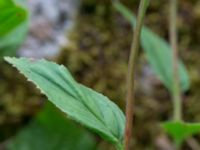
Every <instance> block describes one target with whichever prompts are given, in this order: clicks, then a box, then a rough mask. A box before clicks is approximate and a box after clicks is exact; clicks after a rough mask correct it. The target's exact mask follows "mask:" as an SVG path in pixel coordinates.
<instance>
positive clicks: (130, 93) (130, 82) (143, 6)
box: [124, 0, 149, 150]
mask: <svg viewBox="0 0 200 150" xmlns="http://www.w3.org/2000/svg"><path fill="white" fill-rule="evenodd" d="M148 4H149V0H141V1H140V6H139V11H138V18H137V24H136V27H135V29H134V37H133V42H132V46H131V53H130V57H129V66H128V74H127V97H126V128H125V133H124V137H125V141H124V149H125V150H129V149H130V143H131V136H132V128H133V105H134V77H135V66H136V61H137V56H138V48H139V45H140V35H141V30H142V25H143V22H144V17H145V13H146V10H147V7H148Z"/></svg>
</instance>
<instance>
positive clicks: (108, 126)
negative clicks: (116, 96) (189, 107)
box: [0, 0, 200, 150]
mask: <svg viewBox="0 0 200 150" xmlns="http://www.w3.org/2000/svg"><path fill="white" fill-rule="evenodd" d="M148 3H149V0H141V2H140V7H139V14H138V18H137V19H136V18H135V16H134V15H133V14H132V12H131V11H129V10H128V9H127V8H126V7H125V6H123V5H122V4H121V3H119V2H118V1H117V0H115V1H113V5H114V7H115V8H116V9H117V10H118V11H119V12H120V13H121V14H122V15H123V16H124V17H125V18H126V19H127V20H128V21H129V22H130V23H131V25H132V26H133V28H134V30H135V32H134V40H133V45H132V49H131V54H130V61H129V73H128V82H127V83H128V85H127V87H128V88H127V90H128V94H127V95H128V96H127V111H126V116H127V119H125V115H124V114H123V112H122V111H121V110H120V108H119V107H118V106H117V105H116V104H114V103H113V102H112V101H111V100H109V99H108V98H107V97H105V96H103V95H102V94H100V93H98V92H95V91H94V90H92V89H90V88H88V87H85V86H84V85H81V84H79V83H77V82H76V81H75V80H74V79H73V77H72V76H71V74H70V72H69V71H68V69H67V68H65V67H64V66H62V65H58V64H56V63H53V62H50V61H47V60H44V59H42V60H33V59H28V58H10V57H5V60H6V61H7V62H9V63H10V64H12V65H13V66H14V67H16V68H17V69H18V70H19V71H20V72H21V73H22V74H24V75H25V76H26V77H27V79H28V80H29V81H31V82H33V83H34V84H35V85H36V86H37V88H38V89H40V91H41V92H42V93H43V94H45V95H46V96H47V98H48V100H49V101H51V102H52V103H53V104H54V105H56V106H57V107H58V108H59V109H60V110H61V111H63V112H64V113H65V114H67V117H69V118H70V119H72V120H75V121H76V122H78V123H80V124H82V125H84V126H86V127H87V128H89V129H91V130H93V131H94V132H96V133H97V134H99V135H100V136H101V137H102V138H103V139H105V140H107V141H109V142H111V143H112V144H114V145H115V147H116V149H118V150H122V149H126V150H129V149H130V140H131V136H132V130H131V129H132V121H133V120H132V119H133V110H132V109H133V108H132V106H133V99H134V95H133V91H134V74H135V71H134V70H135V67H136V63H135V62H136V59H137V52H138V48H139V43H140V42H141V45H142V47H143V50H144V52H145V54H146V57H147V59H148V61H149V63H150V65H151V67H152V69H153V70H154V72H155V74H156V75H157V76H158V77H159V78H160V80H161V81H162V82H163V84H164V85H165V86H166V87H167V88H168V89H169V91H170V92H171V94H172V95H173V96H174V112H179V113H180V115H181V113H182V112H181V111H179V110H180V109H179V108H181V97H180V99H178V100H177V95H178V94H180V93H181V91H182V92H184V91H186V90H188V89H189V86H190V81H189V77H188V74H187V71H186V69H185V66H184V65H183V63H182V62H181V61H180V60H178V57H177V55H176V56H175V54H176V53H177V49H176V47H177V42H176V38H175V39H174V40H175V41H174V40H171V43H172V45H173V44H175V46H174V47H173V46H172V47H170V45H169V44H168V43H167V42H166V41H165V40H164V39H162V38H160V37H159V36H158V35H156V34H155V33H153V32H152V31H151V30H150V29H148V28H147V27H145V26H143V20H144V16H145V12H146V10H147V6H148ZM176 6H177V4H176V1H175V0H171V12H172V15H171V17H172V19H171V30H172V32H171V34H172V36H171V38H172V39H173V37H174V36H176V30H175V29H176V25H175V24H174V23H175V18H176ZM0 9H1V11H0V50H2V49H3V48H4V47H6V46H7V45H10V44H11V45H12V44H13V45H14V47H16V45H17V43H19V41H16V40H15V39H14V40H13V38H11V37H12V35H13V34H16V33H17V32H21V31H22V29H23V28H24V27H26V25H27V16H28V14H27V11H26V10H25V9H24V8H22V7H19V6H17V5H16V4H15V3H14V2H13V1H12V0H2V1H0ZM6 18H9V19H6ZM24 25H25V26H24ZM19 26H21V29H20V28H18V29H17V30H16V27H19ZM142 26H143V27H142ZM23 33H25V32H23ZM140 35H141V37H140ZM21 37H24V34H23V35H22V36H21ZM0 57H1V55H0ZM173 66H174V67H173ZM172 68H173V69H172ZM175 76H178V78H176V77H175ZM176 81H177V82H176ZM179 81H180V83H179ZM174 83H176V84H174ZM177 87H178V88H177ZM178 106H179V107H178ZM177 110H178V111H177ZM175 116H176V113H175ZM54 117H55V116H54ZM56 117H57V115H56ZM56 117H55V118H56ZM55 118H54V119H55ZM178 118H179V117H178ZM181 119H182V118H180V119H177V117H174V120H172V121H169V122H166V123H163V124H162V127H163V128H164V130H165V131H166V132H167V133H168V134H169V135H171V136H172V137H173V139H174V141H175V145H176V147H177V149H178V148H180V146H181V144H182V142H183V141H184V140H185V139H186V138H188V137H189V136H192V135H194V134H196V133H198V132H200V124H199V123H194V124H192V123H185V122H184V121H182V120H181ZM49 123H51V122H49ZM125 123H126V130H125ZM125 131H126V132H125ZM53 134H54V133H53ZM124 141H125V142H124Z"/></svg>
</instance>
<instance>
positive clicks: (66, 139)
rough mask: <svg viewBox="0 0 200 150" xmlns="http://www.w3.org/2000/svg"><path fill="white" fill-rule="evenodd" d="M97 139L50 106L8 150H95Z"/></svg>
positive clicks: (26, 128)
mask: <svg viewBox="0 0 200 150" xmlns="http://www.w3.org/2000/svg"><path fill="white" fill-rule="evenodd" d="M95 145H96V141H95V138H94V137H93V136H92V135H91V134H89V133H88V132H87V131H85V130H84V129H82V128H80V127H79V126H77V125H76V124H74V123H72V122H70V121H69V120H67V119H66V117H65V115H64V114H63V113H61V112H59V111H58V110H57V109H56V108H55V107H54V106H52V104H50V103H49V104H48V105H47V106H46V107H45V108H44V109H43V110H42V111H41V112H40V113H39V114H38V116H36V118H34V120H33V121H31V122H30V124H29V125H28V126H27V127H25V128H24V129H22V130H21V131H20V132H19V133H18V134H17V135H16V136H15V137H13V139H11V140H10V142H8V144H7V146H6V147H7V150H94V149H95Z"/></svg>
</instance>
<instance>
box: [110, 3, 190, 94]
mask: <svg viewBox="0 0 200 150" xmlns="http://www.w3.org/2000/svg"><path fill="white" fill-rule="evenodd" d="M113 4H114V6H115V8H116V10H118V11H119V12H120V13H121V14H122V15H123V16H124V17H125V18H126V19H127V20H128V21H129V22H130V23H131V24H132V26H133V27H135V24H136V17H135V16H134V15H133V13H132V12H131V11H130V10H128V9H127V8H126V7H125V6H123V5H122V4H121V3H119V2H117V1H114V3H113ZM141 43H142V47H143V50H144V52H145V54H146V57H147V59H148V61H149V63H150V65H151V67H152V69H153V70H154V72H155V74H156V75H157V76H158V77H159V79H160V80H161V81H162V82H163V83H164V85H165V86H166V87H167V88H168V89H169V90H170V91H172V90H173V73H172V72H173V69H172V50H171V48H170V45H169V44H168V43H167V42H166V41H165V40H164V39H162V38H161V37H159V36H158V35H156V34H155V33H153V32H152V31H151V30H149V29H148V28H147V27H143V29H142V34H141ZM179 74H180V79H181V89H182V91H186V90H188V89H189V86H190V80H189V77H188V73H187V71H186V68H185V67H184V65H183V63H182V62H180V64H179Z"/></svg>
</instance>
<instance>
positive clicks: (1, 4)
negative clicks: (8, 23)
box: [0, 0, 14, 10]
mask: <svg viewBox="0 0 200 150" xmlns="http://www.w3.org/2000/svg"><path fill="white" fill-rule="evenodd" d="M10 6H14V2H13V1H12V0H1V1H0V10H2V9H5V8H9V7H10Z"/></svg>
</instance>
